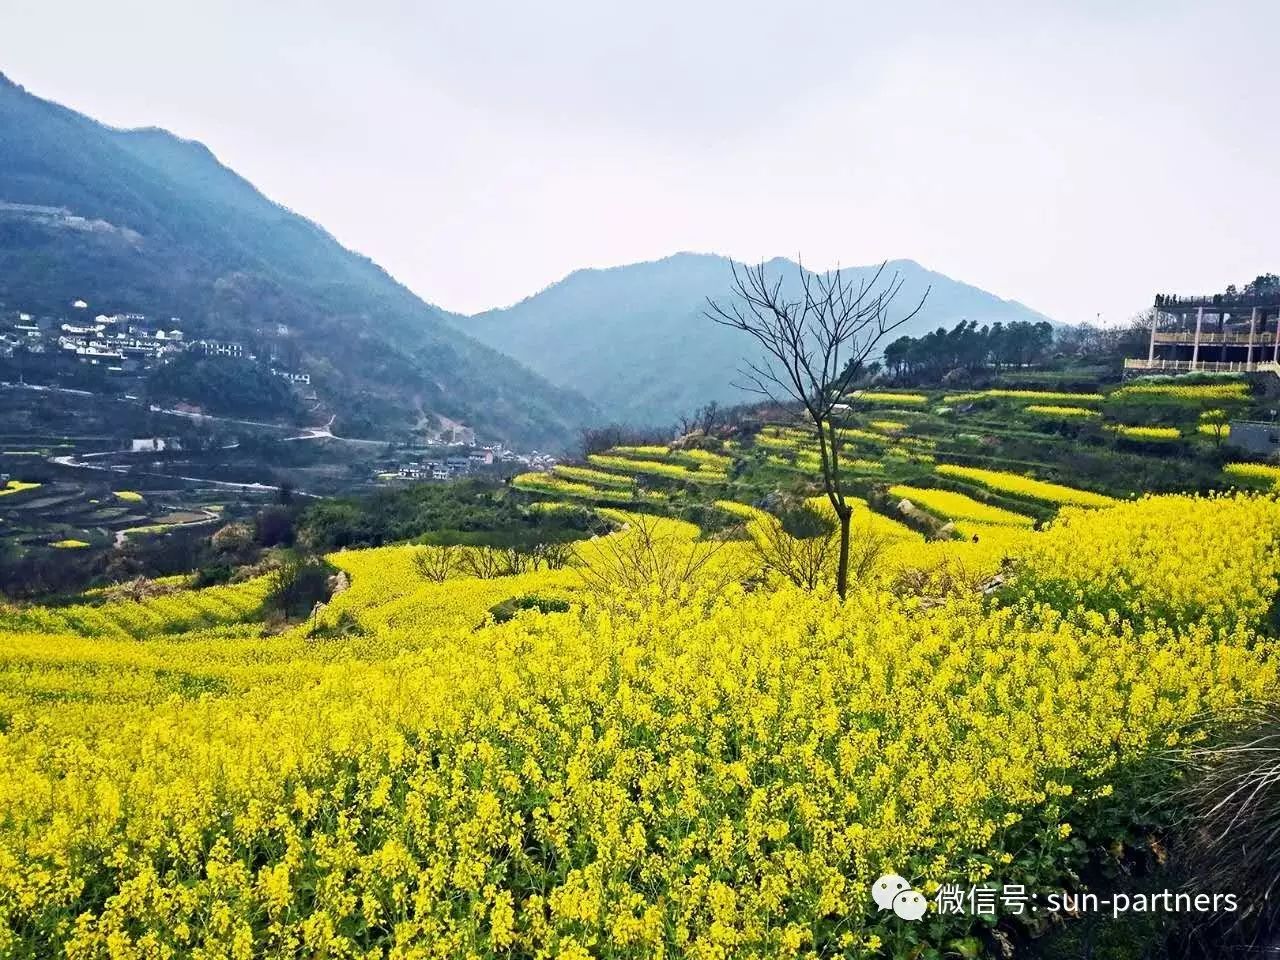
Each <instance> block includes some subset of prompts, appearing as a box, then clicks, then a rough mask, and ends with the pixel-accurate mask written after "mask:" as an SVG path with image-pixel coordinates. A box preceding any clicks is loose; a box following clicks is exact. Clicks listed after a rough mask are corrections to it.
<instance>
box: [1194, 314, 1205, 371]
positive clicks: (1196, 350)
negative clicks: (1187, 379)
mask: <svg viewBox="0 0 1280 960" xmlns="http://www.w3.org/2000/svg"><path fill="white" fill-rule="evenodd" d="M1202 326H1204V307H1196V338H1195V340H1193V341H1192V342H1191V369H1192V370H1194V369H1195V368H1196V364H1197V363H1199V362H1200V328H1201V327H1202Z"/></svg>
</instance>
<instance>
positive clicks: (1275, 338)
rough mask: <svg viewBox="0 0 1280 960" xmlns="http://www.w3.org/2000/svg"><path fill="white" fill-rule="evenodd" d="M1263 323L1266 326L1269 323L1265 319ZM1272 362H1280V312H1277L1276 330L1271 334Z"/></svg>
mask: <svg viewBox="0 0 1280 960" xmlns="http://www.w3.org/2000/svg"><path fill="white" fill-rule="evenodd" d="M1262 325H1263V326H1264V327H1265V326H1266V325H1267V321H1266V320H1265V319H1263V321H1262ZM1271 362H1272V363H1280V313H1277V314H1276V332H1275V333H1273V334H1272V335H1271Z"/></svg>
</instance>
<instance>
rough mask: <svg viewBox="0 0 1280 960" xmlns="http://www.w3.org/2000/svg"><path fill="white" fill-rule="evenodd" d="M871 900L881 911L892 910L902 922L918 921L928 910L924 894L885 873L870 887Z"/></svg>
mask: <svg viewBox="0 0 1280 960" xmlns="http://www.w3.org/2000/svg"><path fill="white" fill-rule="evenodd" d="M871 899H873V900H875V902H876V906H877V907H879V908H880V909H881V910H892V911H893V912H894V913H896V914H897V915H898V916H899V917H901V918H902V919H903V920H919V919H920V918H921V917H923V916H924V914H925V911H926V910H928V909H929V902H928V901H927V900H925V898H924V894H923V893H921V892H920V891H919V890H914V889H912V887H911V884H909V883H907V881H906V880H904V879H902V877H900V876H898V875H897V874H896V873H886V874H885V875H884V876H883V877H881V878H880V879H879V880H877V881H876V882H875V883H873V884H872V885H871Z"/></svg>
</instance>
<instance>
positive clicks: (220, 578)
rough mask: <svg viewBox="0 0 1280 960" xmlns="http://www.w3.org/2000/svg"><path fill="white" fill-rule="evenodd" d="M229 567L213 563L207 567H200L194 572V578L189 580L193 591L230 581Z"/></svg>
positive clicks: (230, 571)
mask: <svg viewBox="0 0 1280 960" xmlns="http://www.w3.org/2000/svg"><path fill="white" fill-rule="evenodd" d="M231 573H232V570H231V567H230V566H229V565H228V564H225V563H215V564H211V565H210V566H207V567H201V568H200V569H199V570H197V571H196V574H195V576H194V577H192V578H191V586H192V587H194V588H195V589H197V590H198V589H200V588H202V587H216V586H219V585H221V584H224V583H229V582H230V581H231Z"/></svg>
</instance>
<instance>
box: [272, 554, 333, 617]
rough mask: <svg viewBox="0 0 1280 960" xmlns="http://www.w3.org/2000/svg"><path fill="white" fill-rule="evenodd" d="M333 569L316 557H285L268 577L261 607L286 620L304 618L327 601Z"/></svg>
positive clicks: (293, 555) (294, 555)
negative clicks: (265, 593)
mask: <svg viewBox="0 0 1280 960" xmlns="http://www.w3.org/2000/svg"><path fill="white" fill-rule="evenodd" d="M332 573H333V568H332V567H330V566H329V565H328V564H327V563H325V562H324V561H323V560H321V559H319V558H318V557H301V556H298V555H296V554H291V555H289V556H287V557H286V558H285V560H284V562H283V563H282V564H281V565H280V566H278V567H276V568H275V569H274V570H272V571H271V573H270V574H268V583H269V586H268V588H267V597H266V601H265V606H266V607H267V608H268V609H269V610H274V611H275V612H277V613H281V614H284V616H286V617H299V616H306V615H307V614H309V613H310V612H311V609H312V608H313V607H314V606H315V605H316V604H317V603H323V602H324V601H326V600H328V599H329V577H330V575H331V574H332Z"/></svg>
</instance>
